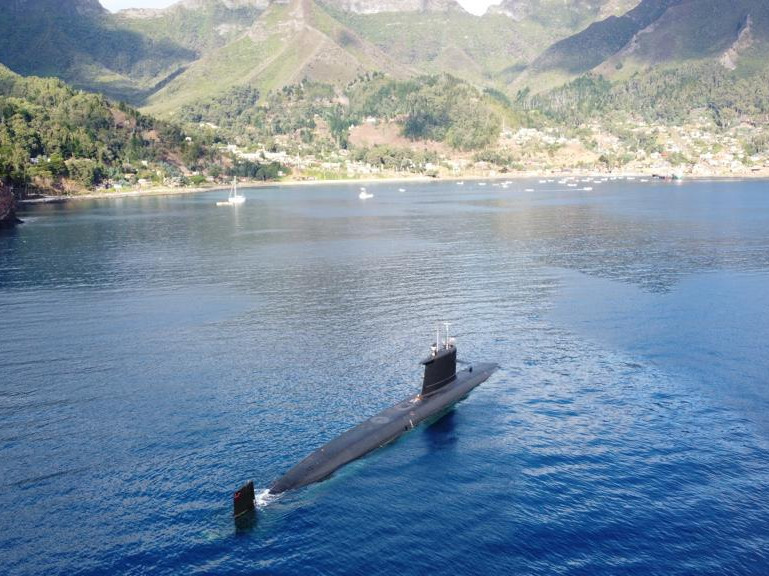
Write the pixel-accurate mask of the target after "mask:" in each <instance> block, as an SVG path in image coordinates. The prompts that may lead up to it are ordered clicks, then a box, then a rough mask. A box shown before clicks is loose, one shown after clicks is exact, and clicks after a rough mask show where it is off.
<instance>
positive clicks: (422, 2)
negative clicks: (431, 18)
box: [322, 0, 464, 14]
mask: <svg viewBox="0 0 769 576" xmlns="http://www.w3.org/2000/svg"><path fill="white" fill-rule="evenodd" d="M322 2H323V3H324V4H327V5H329V6H333V7H335V8H338V9H339V10H343V11H344V12H353V13H355V14H380V13H383V12H449V11H460V12H464V9H463V8H462V6H460V5H459V3H458V2H456V1H455V0H322Z"/></svg>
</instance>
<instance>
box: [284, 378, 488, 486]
mask: <svg viewBox="0 0 769 576" xmlns="http://www.w3.org/2000/svg"><path fill="white" fill-rule="evenodd" d="M496 369H497V365H496V364H486V363H484V364H475V365H473V366H472V367H471V368H467V369H465V370H462V371H460V372H456V375H455V377H454V378H452V379H451V381H449V382H448V383H446V384H444V385H442V386H441V387H440V388H439V389H438V390H436V391H435V392H433V393H431V394H429V395H426V396H425V395H422V394H417V395H415V396H411V397H409V398H406V399H404V400H402V401H401V402H398V403H397V404H395V405H394V406H392V407H390V408H388V409H386V410H384V411H382V412H380V413H379V414H376V415H375V416H372V417H371V418H369V419H368V420H366V421H364V422H362V423H360V424H358V425H357V426H355V427H354V428H351V429H350V430H348V431H347V432H344V433H343V434H341V435H340V436H337V437H336V438H335V439H333V440H332V441H331V442H329V443H328V444H326V445H324V446H323V447H321V448H319V449H318V450H316V451H315V452H313V453H312V454H310V455H309V456H307V457H306V458H305V459H304V460H302V461H301V462H299V463H298V464H296V465H295V466H294V467H293V468H291V469H290V470H289V471H288V472H287V473H286V474H285V475H283V476H282V477H281V478H279V479H278V480H277V481H276V482H275V483H274V484H273V485H272V486H271V487H270V489H269V491H270V493H271V494H280V493H281V492H285V491H287V490H293V489H295V488H301V487H302V486H307V485H308V484H312V483H314V482H318V481H320V480H323V479H325V478H327V477H329V476H330V475H331V474H333V473H334V472H335V471H336V470H338V469H339V468H340V467H342V466H344V465H345V464H347V463H349V462H352V461H353V460H356V459H357V458H360V457H362V456H365V455H366V454H368V453H369V452H371V451H373V450H376V449H377V448H379V447H381V446H384V445H385V444H388V443H389V442H392V441H393V440H395V439H397V438H398V437H399V436H401V435H402V434H403V433H405V432H407V431H409V430H411V429H412V428H414V427H416V426H417V425H418V424H419V423H421V422H422V421H424V420H426V419H428V418H430V417H432V416H435V415H436V414H439V413H440V412H441V411H442V410H445V409H447V408H449V407H451V406H452V405H454V404H455V403H456V402H458V401H459V400H461V399H462V398H463V397H464V396H466V395H467V394H468V393H469V392H470V391H471V390H472V389H473V388H475V387H476V386H478V385H479V384H481V383H482V382H484V381H485V380H487V379H488V378H489V376H491V374H492V373H493V372H494V371H495V370H496Z"/></svg>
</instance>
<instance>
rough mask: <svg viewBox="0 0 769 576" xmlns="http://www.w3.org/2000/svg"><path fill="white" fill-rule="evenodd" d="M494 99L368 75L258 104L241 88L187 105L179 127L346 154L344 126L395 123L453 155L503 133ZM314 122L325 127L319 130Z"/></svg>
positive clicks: (464, 89) (441, 82)
mask: <svg viewBox="0 0 769 576" xmlns="http://www.w3.org/2000/svg"><path fill="white" fill-rule="evenodd" d="M495 106H496V101H495V100H494V99H493V98H491V97H489V96H487V95H486V94H484V93H482V92H480V91H478V90H477V89H476V88H474V87H473V86H471V85H470V84H468V83H467V82H464V81H462V80H458V79H457V78H454V77H452V76H450V75H445V74H444V75H440V76H422V77H419V78H414V79H412V80H395V79H392V78H389V77H387V76H385V75H383V74H380V73H374V74H366V75H364V76H361V77H360V78H358V79H357V80H355V81H354V82H352V83H350V84H349V85H347V86H346V88H345V89H344V90H343V91H338V90H336V89H335V88H334V87H333V86H331V85H328V84H320V83H313V82H304V83H302V84H298V85H293V86H286V87H284V88H283V89H281V90H279V91H277V92H274V93H271V94H269V95H267V96H265V97H264V99H262V95H261V94H260V93H259V92H258V90H256V89H255V88H250V87H247V86H241V87H236V88H233V89H231V90H230V91H229V92H227V94H225V95H224V96H220V97H217V98H211V99H209V100H206V101H204V102H201V103H199V104H196V105H190V106H185V107H184V108H182V110H181V112H180V113H179V114H178V115H177V118H178V119H179V120H180V121H182V122H187V123H194V124H201V123H209V124H211V125H215V126H216V127H217V129H218V130H219V131H220V133H221V134H223V135H224V136H225V137H226V138H227V139H228V140H231V141H236V142H240V143H241V144H244V145H248V144H251V143H260V144H262V145H265V146H266V147H267V148H269V147H270V145H271V144H270V143H272V142H274V140H275V137H276V136H285V135H293V136H296V137H297V138H298V140H299V141H301V142H304V143H305V144H307V145H315V146H318V147H322V146H326V145H327V146H330V145H335V146H338V147H341V148H347V147H348V146H349V142H348V139H347V134H348V128H349V127H350V126H352V125H355V124H360V123H361V122H363V121H364V120H365V119H366V118H367V117H374V118H378V119H384V120H395V121H397V122H398V123H399V125H400V126H401V129H402V133H403V135H404V136H406V137H407V138H409V139H411V140H413V141H420V140H434V141H436V142H443V143H446V144H448V145H449V146H450V147H451V148H453V149H455V150H477V149H482V148H485V147H487V146H490V145H492V144H493V143H494V142H495V141H496V139H497V137H498V136H499V131H500V128H501V120H500V117H499V115H498V114H497V112H496V111H495ZM319 122H323V123H324V125H325V126H326V127H327V129H326V130H325V131H323V130H318V126H319Z"/></svg>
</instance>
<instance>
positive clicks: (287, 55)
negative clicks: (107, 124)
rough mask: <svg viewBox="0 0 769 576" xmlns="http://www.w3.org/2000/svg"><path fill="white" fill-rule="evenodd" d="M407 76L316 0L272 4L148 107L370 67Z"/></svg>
mask: <svg viewBox="0 0 769 576" xmlns="http://www.w3.org/2000/svg"><path fill="white" fill-rule="evenodd" d="M374 70H377V71H385V72H387V73H390V74H392V75H393V76H396V77H398V76H402V75H403V74H404V67H403V66H399V65H398V64H397V63H395V62H394V61H393V60H392V59H390V58H389V57H388V56H387V55H386V54H384V53H383V52H381V51H380V50H379V49H378V48H376V47H375V46H374V45H372V44H370V43H368V42H366V41H365V40H363V39H361V38H360V37H359V35H358V34H356V33H355V32H353V31H351V30H349V29H348V28H347V27H345V26H344V25H343V24H341V23H340V22H338V21H337V20H336V19H335V18H333V16H331V15H329V14H328V13H327V12H326V11H325V10H323V9H322V8H321V7H319V6H317V5H316V4H314V3H313V2H312V1H311V0H292V2H290V3H289V4H273V5H271V6H270V7H269V8H268V9H267V10H266V11H265V12H264V13H263V14H262V15H261V16H260V17H259V19H258V20H257V21H256V23H255V24H254V25H253V26H252V27H251V28H250V29H249V30H248V31H247V32H246V33H244V34H242V35H241V36H239V37H238V38H237V39H236V40H234V41H233V42H230V43H229V44H227V45H225V46H223V47H221V48H219V49H216V50H213V51H211V52H210V53H208V54H206V55H204V56H203V58H201V59H200V60H199V61H197V62H195V63H194V64H193V65H191V66H190V67H189V69H188V70H186V71H185V72H184V73H183V74H181V75H180V76H179V77H178V78H176V79H174V80H173V81H172V82H170V83H169V84H168V86H166V87H164V88H163V89H162V90H160V91H158V92H157V93H156V94H153V95H152V97H151V98H150V99H149V101H148V105H147V106H146V110H147V111H149V112H151V113H155V114H165V113H170V112H173V111H174V110H176V109H178V108H179V107H180V106H183V105H184V104H188V103H191V102H195V101H197V100H202V99H207V98H210V97H212V96H216V95H217V94H221V93H223V92H224V91H226V90H227V89H228V88H230V87H232V86H235V85H238V84H244V83H245V84H250V85H252V86H255V87H257V88H258V89H259V90H260V91H261V92H262V93H263V94H266V93H268V92H269V91H271V90H276V89H279V88H281V87H282V86H285V85H288V84H294V83H297V82H301V81H302V80H304V79H305V78H306V79H310V80H317V81H322V82H327V83H334V84H338V85H344V84H346V83H347V82H350V81H351V80H353V79H354V78H355V77H356V76H357V75H359V74H362V73H364V72H367V71H374Z"/></svg>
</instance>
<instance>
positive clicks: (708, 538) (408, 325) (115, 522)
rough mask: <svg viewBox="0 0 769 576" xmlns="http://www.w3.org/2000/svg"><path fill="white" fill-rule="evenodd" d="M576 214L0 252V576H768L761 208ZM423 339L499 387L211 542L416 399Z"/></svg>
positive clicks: (408, 202)
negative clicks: (294, 477) (274, 487)
mask: <svg viewBox="0 0 769 576" xmlns="http://www.w3.org/2000/svg"><path fill="white" fill-rule="evenodd" d="M589 186H591V187H592V188H593V190H591V191H586V190H577V189H574V188H565V187H562V186H559V185H558V184H557V183H554V182H553V183H538V182H536V181H535V182H532V181H521V182H515V183H512V184H511V185H510V186H509V187H507V188H503V187H501V186H494V185H493V183H491V182H489V183H488V185H486V186H479V185H478V184H477V183H470V182H467V183H465V185H464V186H457V185H456V184H453V183H440V182H436V183H424V184H406V185H403V184H401V185H386V184H380V185H370V186H368V185H367V188H368V190H369V191H370V192H373V193H374V198H372V199H369V200H366V201H365V202H364V201H361V200H359V199H358V197H357V195H358V189H357V187H356V186H334V187H331V186H315V187H306V188H290V187H288V188H280V189H278V188H267V189H258V190H257V189H251V190H245V194H246V195H247V197H248V201H247V203H246V204H245V205H243V206H240V207H238V208H235V209H233V208H232V207H224V208H223V207H216V206H215V202H216V200H217V199H221V198H220V196H221V195H222V192H211V193H205V194H199V195H194V196H179V197H155V198H144V199H114V200H99V201H91V202H78V203H72V204H68V205H64V206H41V207H35V208H34V209H31V210H29V211H27V212H26V213H25V214H23V215H22V217H23V218H24V219H25V220H26V223H25V224H24V225H23V226H21V227H19V228H18V229H16V230H15V231H11V232H3V233H2V235H0V317H2V318H3V328H2V330H1V331H0V350H2V353H0V558H2V561H3V566H4V570H5V571H7V572H8V573H10V574H39V573H49V574H103V573H120V574H146V573H153V574H164V573H168V574H176V573H204V574H295V573H302V574H306V573H316V574H337V573H345V574H393V573H402V574H423V573H427V572H429V573H434V574H457V573H469V574H475V573H477V574H482V573H483V574H487V573H499V572H502V571H504V572H506V573H514V574H636V573H637V574H666V575H669V574H717V573H724V574H766V573H767V572H769V553H767V550H769V505H768V504H767V498H766V494H767V493H769V417H767V414H769V410H767V408H769V388H767V386H769V377H767V374H769V352H768V351H767V346H766V342H767V340H768V338H767V337H768V336H769V289H768V288H769V184H767V183H765V182H691V183H688V182H687V183H684V184H680V185H675V184H663V183H653V182H650V183H641V182H637V181H636V182H626V181H614V182H612V181H610V182H605V183H600V184H599V183H591V184H589ZM399 187H405V188H406V191H405V192H399V191H398V188H399ZM527 188H533V189H534V192H526V189H527ZM443 320H447V321H450V322H451V323H452V332H453V333H454V334H455V335H456V336H457V340H458V342H457V343H458V348H459V356H460V358H463V359H465V360H468V361H493V362H497V363H499V364H500V366H501V368H500V370H499V371H498V372H497V373H496V374H495V375H494V376H493V377H492V378H491V379H490V380H489V381H487V382H486V383H484V384H483V385H481V386H480V387H479V388H478V389H476V390H475V391H474V392H473V393H472V394H471V395H470V396H469V397H468V398H467V399H466V400H465V401H463V402H462V403H460V404H459V405H458V406H457V407H456V408H455V410H453V411H452V412H450V413H449V414H448V415H447V416H446V417H444V418H443V419H441V420H440V421H438V422H437V423H435V424H434V425H432V426H429V427H420V428H418V429H416V430H415V431H413V432H411V433H410V434H408V435H406V436H404V437H403V438H401V439H400V440H399V441H398V442H396V443H394V444H393V445H391V446H388V447H386V448H384V449H382V450H380V451H378V452H376V453H374V454H372V455H371V456H369V457H367V458H365V459H363V460H360V461H357V462H355V463H353V464H352V465H350V466H348V467H346V468H344V469H343V470H341V471H340V472H339V473H338V474H336V475H335V476H334V477H333V478H331V479H330V480H328V481H326V482H323V483H321V484H318V485H315V486H312V487H309V488H307V489H303V490H299V491H297V492H294V493H290V494H286V495H284V496H283V497H281V498H279V499H277V500H276V501H273V502H271V503H270V504H269V505H267V506H266V507H264V508H263V509H262V510H260V521H259V524H258V525H257V527H256V528H255V529H254V530H252V531H251V532H249V533H245V534H236V533H235V531H234V529H233V526H232V522H231V518H230V513H231V510H230V506H231V502H230V497H231V492H232V490H234V489H235V488H236V487H237V486H239V485H240V484H241V483H242V482H243V481H245V480H247V479H254V481H255V484H256V485H257V489H260V488H266V487H267V486H268V485H269V484H270V483H271V482H272V481H273V480H274V479H275V478H277V477H278V476H280V475H281V474H282V473H283V472H284V471H286V470H287V469H288V468H289V467H290V466H291V465H293V464H294V463H295V462H296V461H297V460H299V459H300V458H302V457H303V456H305V455H306V454H307V453H308V452H310V451H312V450H313V449H314V448H316V447H317V446H319V445H320V444H322V443H323V442H325V441H327V440H329V439H331V438H332V437H334V436H335V435H336V434H338V433H340V432H342V431H344V430H345V429H347V428H349V427H351V426H352V425H354V424H356V423H357V422H359V421H360V420H362V419H364V418H366V417H368V416H370V415H372V414H374V413H375V412H377V411H379V410H381V409H383V408H386V407H387V406H389V405H391V404H393V403H394V402H396V401H398V400H400V399H402V398H404V397H406V396H408V395H410V394H412V393H414V391H415V390H416V389H418V383H419V379H420V376H421V374H420V366H419V364H418V361H419V360H420V359H421V358H422V357H423V356H424V355H425V353H426V352H427V348H428V346H429V344H430V341H431V338H432V336H433V335H434V329H435V325H436V324H437V323H438V322H440V321H443Z"/></svg>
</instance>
